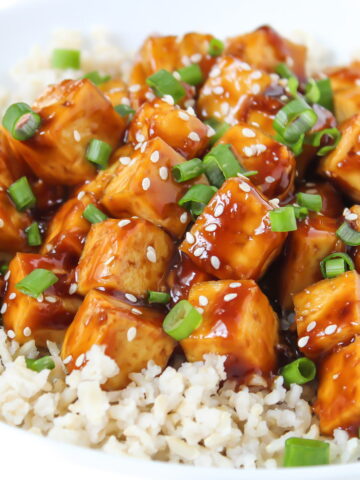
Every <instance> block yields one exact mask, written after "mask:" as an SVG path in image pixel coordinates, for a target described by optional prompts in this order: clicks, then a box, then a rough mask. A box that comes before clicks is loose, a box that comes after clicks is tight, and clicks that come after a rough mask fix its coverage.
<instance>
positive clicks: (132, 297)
mask: <svg viewBox="0 0 360 480" xmlns="http://www.w3.org/2000/svg"><path fill="white" fill-rule="evenodd" d="M125 298H126V300H129V302H133V303H135V302H137V298H136V297H135V295H133V294H132V293H125Z"/></svg>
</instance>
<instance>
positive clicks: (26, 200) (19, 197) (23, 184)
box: [7, 177, 36, 211]
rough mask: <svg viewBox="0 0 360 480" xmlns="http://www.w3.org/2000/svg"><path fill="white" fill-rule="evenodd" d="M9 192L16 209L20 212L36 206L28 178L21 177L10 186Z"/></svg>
mask: <svg viewBox="0 0 360 480" xmlns="http://www.w3.org/2000/svg"><path fill="white" fill-rule="evenodd" d="M7 191H8V194H9V195H10V198H11V200H12V201H13V202H14V203H15V206H16V208H17V209H18V210H20V211H21V210H24V209H25V208H30V207H33V206H34V205H35V204H36V197H35V195H34V194H33V191H32V190H31V187H30V184H29V181H28V179H27V178H26V177H21V178H19V180H16V182H14V183H13V184H12V185H10V187H9V188H8V190H7Z"/></svg>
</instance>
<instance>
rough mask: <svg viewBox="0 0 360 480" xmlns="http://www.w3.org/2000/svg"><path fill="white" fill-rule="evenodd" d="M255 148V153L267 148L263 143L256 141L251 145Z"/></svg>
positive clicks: (257, 153)
mask: <svg viewBox="0 0 360 480" xmlns="http://www.w3.org/2000/svg"><path fill="white" fill-rule="evenodd" d="M253 146H254V148H255V152H256V155H259V154H260V153H263V152H265V150H266V149H267V146H266V145H263V144H262V143H257V144H256V145H253Z"/></svg>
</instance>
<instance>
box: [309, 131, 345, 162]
mask: <svg viewBox="0 0 360 480" xmlns="http://www.w3.org/2000/svg"><path fill="white" fill-rule="evenodd" d="M324 135H326V136H328V137H330V138H331V139H332V140H333V142H332V144H331V145H325V146H324V147H322V148H320V150H318V151H317V152H316V155H319V156H320V157H322V156H323V155H326V154H327V153H329V152H331V150H334V149H335V148H336V147H337V145H338V143H339V142H340V139H341V133H340V130H338V129H337V128H324V130H321V131H320V132H317V133H315V134H314V135H313V136H312V138H311V145H313V146H314V147H319V146H320V145H321V140H322V138H323V136H324Z"/></svg>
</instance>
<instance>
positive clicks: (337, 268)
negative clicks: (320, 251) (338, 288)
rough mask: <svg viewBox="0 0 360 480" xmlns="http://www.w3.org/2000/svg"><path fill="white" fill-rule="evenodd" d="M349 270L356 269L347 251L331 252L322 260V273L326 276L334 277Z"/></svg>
mask: <svg viewBox="0 0 360 480" xmlns="http://www.w3.org/2000/svg"><path fill="white" fill-rule="evenodd" d="M346 269H347V270H355V265H354V262H353V261H352V259H351V257H350V256H349V255H348V254H347V253H342V252H335V253H330V255H328V256H327V257H325V258H323V259H322V260H321V262H320V270H321V274H322V276H323V277H324V278H334V277H337V276H338V275H341V274H342V273H344V272H345V271H346Z"/></svg>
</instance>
